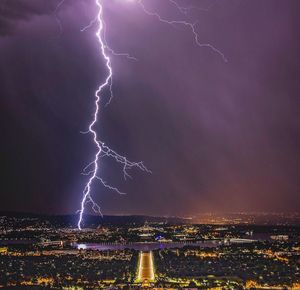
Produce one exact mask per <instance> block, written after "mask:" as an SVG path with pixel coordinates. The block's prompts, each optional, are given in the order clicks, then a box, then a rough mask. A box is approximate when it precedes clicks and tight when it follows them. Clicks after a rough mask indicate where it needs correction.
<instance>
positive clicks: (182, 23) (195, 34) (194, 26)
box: [137, 0, 228, 62]
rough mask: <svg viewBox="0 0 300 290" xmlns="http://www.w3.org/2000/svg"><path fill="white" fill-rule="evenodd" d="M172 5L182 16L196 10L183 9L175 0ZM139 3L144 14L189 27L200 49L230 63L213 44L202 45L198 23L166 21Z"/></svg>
mask: <svg viewBox="0 0 300 290" xmlns="http://www.w3.org/2000/svg"><path fill="white" fill-rule="evenodd" d="M168 1H169V3H170V4H172V5H173V6H174V7H175V8H176V9H178V10H179V11H180V12H181V13H182V14H187V11H188V10H190V9H194V8H195V7H188V8H185V7H182V6H180V5H179V4H178V3H177V2H176V1H175V0H168ZM137 3H138V4H139V5H140V7H141V9H142V10H143V11H144V13H146V14H147V15H149V16H153V17H156V18H157V20H158V21H160V22H162V23H165V24H168V25H171V26H175V25H179V26H185V27H187V28H188V29H189V30H190V31H191V33H192V35H193V37H194V41H195V43H196V45H197V46H199V47H208V48H210V49H211V50H212V51H214V52H215V53H217V54H218V55H220V56H221V57H222V59H223V61H224V62H228V60H227V58H226V57H225V55H224V53H223V52H222V51H220V50H219V49H217V48H216V47H214V46H213V45H212V44H210V43H201V42H200V40H199V35H198V33H197V31H196V25H197V22H195V23H192V22H189V21H187V20H169V19H166V18H164V17H162V16H161V15H160V14H159V13H157V12H155V11H150V10H148V9H147V7H146V5H145V4H144V2H143V0H137Z"/></svg>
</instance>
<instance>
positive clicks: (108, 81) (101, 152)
mask: <svg viewBox="0 0 300 290" xmlns="http://www.w3.org/2000/svg"><path fill="white" fill-rule="evenodd" d="M95 3H96V5H97V7H98V9H99V10H98V15H97V20H94V21H92V22H91V23H90V24H89V25H88V26H86V27H85V28H84V29H83V31H84V30H85V29H87V28H89V27H91V26H92V25H93V23H95V22H97V24H98V30H97V33H96V36H97V39H98V42H99V45H100V52H101V54H102V57H103V59H104V61H105V66H106V69H107V76H106V78H105V80H104V82H103V83H102V84H100V86H99V87H98V89H97V90H96V92H95V111H94V115H93V119H92V122H91V123H90V125H89V128H88V133H91V134H92V136H93V141H94V143H95V146H96V148H97V151H96V154H95V158H94V160H93V161H92V162H91V163H90V164H88V165H87V166H86V167H85V168H84V170H83V174H84V175H88V176H89V179H88V182H87V184H86V186H85V188H84V190H83V197H82V201H81V207H80V210H79V220H78V229H79V230H81V229H82V222H83V214H84V211H85V206H86V204H88V203H91V204H92V209H93V210H94V211H95V212H97V213H100V214H101V215H102V213H101V210H100V207H99V205H98V204H97V203H96V202H95V201H94V200H93V198H92V196H91V186H92V184H93V181H94V180H99V181H100V182H101V184H102V185H103V186H104V187H106V188H108V189H110V190H114V191H116V192H118V193H119V194H124V193H123V192H121V191H119V190H118V189H117V188H115V187H113V186H110V185H108V184H107V183H106V182H105V181H104V180H103V179H102V178H101V177H99V176H98V175H97V173H98V161H99V158H101V157H104V156H106V157H110V158H113V159H114V160H115V161H116V162H118V163H120V164H121V165H122V167H123V175H124V178H125V179H126V178H127V177H130V175H129V173H128V170H130V169H132V168H133V167H137V168H139V169H140V170H142V171H146V172H149V173H150V170H148V169H147V168H146V167H145V166H144V164H143V162H131V161H129V160H128V159H127V158H126V157H124V156H122V155H120V154H118V153H117V152H116V151H114V150H112V149H110V148H109V147H108V146H106V145H105V144H104V142H102V141H100V140H99V138H98V135H97V132H96V131H95V130H94V125H95V124H96V123H97V121H98V113H99V102H100V96H101V94H102V92H103V90H104V89H105V88H107V87H108V88H109V90H110V93H111V94H110V99H111V98H112V87H111V86H112V77H113V71H112V66H111V59H110V57H109V56H108V55H107V50H108V46H107V45H106V40H105V38H104V29H105V24H104V21H103V7H102V3H101V0H95ZM89 168H91V170H90V171H87V169H89Z"/></svg>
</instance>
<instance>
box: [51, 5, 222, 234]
mask: <svg viewBox="0 0 300 290" xmlns="http://www.w3.org/2000/svg"><path fill="white" fill-rule="evenodd" d="M64 1H65V0H61V1H60V2H59V3H58V5H57V7H56V9H55V11H54V13H55V18H56V21H57V22H58V25H59V28H60V32H61V33H62V25H61V22H60V20H59V18H58V16H57V11H58V9H59V8H60V6H61V5H62V4H63V3H64ZM102 1H103V0H95V5H96V6H97V8H98V14H97V16H96V17H95V18H94V19H92V20H91V21H90V23H89V24H88V25H86V26H85V27H83V28H82V29H81V31H82V32H84V31H86V30H87V29H89V28H91V27H92V26H93V25H96V24H97V27H98V28H97V32H96V37H97V40H98V43H99V47H100V53H101V55H102V57H103V60H104V62H105V66H106V70H107V75H106V77H105V80H104V81H103V82H102V83H101V84H100V85H99V87H98V89H97V90H96V91H95V95H94V98H95V101H94V105H95V110H94V114H93V118H92V120H91V123H90V124H89V126H88V130H87V131H86V132H82V133H84V134H91V135H92V137H93V142H94V145H95V147H96V152H95V157H94V159H93V161H92V162H90V163H89V164H88V165H87V166H86V167H85V168H84V169H83V172H82V174H83V175H85V176H88V181H87V183H86V185H85V187H84V190H83V197H82V200H81V204H80V209H79V211H78V212H79V220H78V224H77V226H78V229H79V230H81V229H82V224H83V215H84V212H85V207H86V206H87V205H88V204H91V208H92V210H93V211H94V212H96V213H99V214H100V215H102V213H101V208H100V206H99V205H98V204H97V203H96V202H95V201H94V199H93V198H92V195H91V191H92V185H93V183H94V181H95V180H98V181H99V182H100V183H101V184H102V185H103V186H104V187H105V188H107V189H109V190H112V191H115V192H117V193H118V194H125V193H123V192H122V191H120V190H119V189H118V188H116V187H114V186H111V185H109V184H108V183H107V182H106V181H105V180H103V179H102V178H101V177H100V176H99V175H98V167H99V165H98V162H99V159H100V158H102V157H108V158H111V159H113V160H115V161H116V162H117V163H119V164H121V166H122V170H123V176H124V179H127V178H131V176H130V175H129V173H128V172H129V170H130V169H132V168H138V169H140V170H141V171H144V172H148V173H151V171H150V170H149V169H147V167H146V166H145V165H144V164H143V162H141V161H140V162H132V161H129V160H128V159H127V158H126V157H125V156H122V155H120V154H119V153H117V152H116V151H114V150H112V149H111V148H109V147H108V146H107V145H106V144H105V143H104V142H103V141H101V140H100V139H99V138H98V134H97V132H96V130H95V129H94V125H95V124H96V123H97V121H98V118H99V110H100V107H99V105H100V98H101V96H102V93H103V91H104V90H105V89H108V90H109V92H110V98H109V101H108V103H107V104H109V103H110V101H111V99H112V97H113V91H112V80H113V69H112V65H111V58H110V56H109V55H115V56H124V57H126V58H128V59H130V60H135V61H136V60H137V59H136V58H135V57H133V56H131V55H130V54H129V53H120V52H116V51H114V50H113V49H112V48H111V47H110V46H109V45H108V44H107V41H106V25H105V22H104V19H103V6H102ZM135 1H136V3H137V4H138V5H139V6H140V8H141V9H142V11H143V12H144V13H145V14H146V15H148V16H152V17H155V18H156V19H157V20H158V21H160V22H162V23H164V24H168V25H171V26H177V25H178V26H184V27H186V28H188V29H189V30H190V32H191V33H192V36H193V38H194V41H195V44H196V45H197V46H199V47H208V48H210V49H211V50H212V51H213V52H215V53H217V54H218V55H219V56H221V58H222V59H223V60H224V62H227V58H226V57H225V55H224V53H222V52H221V51H220V50H219V49H217V48H216V47H214V46H213V45H211V44H209V43H201V42H200V40H199V35H198V33H197V31H196V25H197V22H196V23H192V22H189V21H187V20H169V19H166V18H164V17H162V16H161V15H160V14H159V13H158V12H156V11H150V10H149V9H148V8H147V7H146V5H145V4H144V2H143V0H135ZM167 1H168V2H169V3H170V4H171V5H173V7H175V8H176V9H177V10H178V11H179V12H180V13H181V14H183V15H187V14H188V12H189V11H190V10H191V9H198V10H205V11H207V10H208V9H209V8H198V7H193V6H190V7H183V6H180V5H179V4H178V3H177V2H176V1H175V0H167Z"/></svg>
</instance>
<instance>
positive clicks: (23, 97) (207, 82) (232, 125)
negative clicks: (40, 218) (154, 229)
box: [0, 0, 300, 215]
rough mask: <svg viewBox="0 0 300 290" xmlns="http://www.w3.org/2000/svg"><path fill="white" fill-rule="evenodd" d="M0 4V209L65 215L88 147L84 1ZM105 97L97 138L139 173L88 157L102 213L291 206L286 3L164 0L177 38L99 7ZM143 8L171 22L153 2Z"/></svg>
mask: <svg viewBox="0 0 300 290" xmlns="http://www.w3.org/2000/svg"><path fill="white" fill-rule="evenodd" d="M58 2H59V1H54V0H53V1H52V0H51V1H49V0H0V110H1V111H0V126H1V127H0V132H1V135H0V136H1V137H0V138H1V139H0V140H1V142H0V146H1V147H0V148H1V155H0V156H1V160H0V162H1V183H0V194H1V202H0V210H5V211H7V210H12V211H23V212H37V213H54V214H60V213H75V211H76V210H77V209H79V203H80V199H81V196H82V190H83V188H84V185H85V181H86V177H84V176H82V175H81V174H80V172H81V170H82V169H83V167H84V166H85V165H86V164H88V163H89V162H90V161H91V160H92V158H93V153H94V152H95V148H94V146H93V143H92V142H91V136H89V135H83V134H81V133H80V131H85V130H86V129H87V126H88V122H89V121H90V120H91V117H92V113H93V101H94V99H93V94H94V91H95V89H96V88H97V85H98V84H99V83H100V82H101V81H102V80H103V79H104V77H105V73H106V71H105V66H104V63H103V59H102V58H101V55H100V54H99V47H98V43H97V40H96V38H95V31H96V26H93V27H92V28H91V29H89V30H87V31H85V32H81V31H80V29H81V28H82V27H84V26H85V25H87V24H88V23H89V21H90V20H91V19H93V18H94V17H95V15H96V14H97V10H96V8H97V7H96V6H95V3H94V1H93V0H66V1H65V3H64V4H63V5H62V6H61V7H60V9H59V11H58V12H57V16H58V17H59V19H60V20H61V25H62V31H60V27H59V25H58V22H57V20H56V18H55V15H54V13H53V11H54V10H55V6H56V5H57V3H58ZM103 2H104V15H105V21H106V24H107V41H108V43H109V44H110V46H111V47H112V48H114V49H115V50H116V51H126V52H129V53H130V54H132V55H134V56H135V57H136V58H138V61H137V62H135V61H130V60H128V59H126V58H122V57H113V60H112V64H113V68H114V84H113V90H114V99H113V100H112V102H111V104H110V106H108V107H105V108H104V104H105V103H106V102H107V99H108V94H105V95H103V99H102V109H101V112H100V115H101V117H100V122H99V123H98V125H97V126H96V129H97V131H98V133H99V134H100V135H101V139H102V140H103V141H105V142H106V143H107V144H108V145H109V146H110V147H112V148H113V149H115V150H116V151H118V152H119V153H121V154H124V155H126V156H128V158H129V159H131V160H133V161H139V160H143V161H144V162H145V165H146V166H147V167H148V168H149V169H151V170H152V172H153V173H152V174H151V175H149V174H146V173H141V172H139V171H138V170H132V172H131V175H132V177H133V179H132V180H127V181H124V179H123V177H122V169H121V168H120V166H119V165H116V164H114V163H113V162H111V161H109V160H106V159H103V160H101V169H100V174H101V176H102V177H103V178H104V179H105V180H106V181H107V182H109V183H110V184H113V185H116V186H118V187H119V188H120V189H121V190H123V191H125V192H126V193H127V195H126V196H120V195H118V194H116V193H114V192H111V191H108V190H105V189H104V188H103V187H102V186H101V184H100V183H97V182H95V184H94V186H93V196H94V199H95V200H96V201H98V202H99V204H100V205H101V207H102V210H103V213H104V214H149V215H192V214H197V213H201V212H205V211H242V210H248V211H262V210H266V211H293V210H297V209H299V206H300V194H299V189H300V177H299V173H300V130H299V129H300V95H299V92H300V57H299V53H300V18H299V15H300V1H299V0H284V1H282V0H264V1H262V0H217V1H213V0H211V1H208V0H207V1H202V0H195V1H193V0H182V1H180V0H178V3H180V4H186V5H187V6H188V5H194V6H197V7H199V8H209V9H207V11H206V10H205V9H204V10H201V9H198V10H192V11H191V13H190V14H189V16H188V17H187V19H189V20H191V21H196V20H197V21H198V24H197V26H196V27H197V32H198V33H199V36H200V41H202V42H203V43H211V44H213V45H214V46H215V47H217V48H218V49H219V50H221V51H222V52H223V53H224V54H225V56H226V57H227V58H228V63H225V62H224V61H223V60H222V58H221V57H220V56H219V55H218V54H216V53H215V52H213V51H212V50H211V49H209V48H205V47H203V48H199V47H197V46H196V45H195V43H194V41H193V37H192V35H191V33H190V31H189V30H188V29H186V28H184V27H180V26H177V27H175V28H173V27H171V26H168V25H165V24H162V23H159V22H158V21H157V20H156V19H155V18H153V17H150V16H147V15H145V14H144V13H143V12H142V11H141V9H140V8H139V6H138V5H137V4H136V3H134V1H127V0H103ZM145 5H147V7H148V8H149V10H153V11H158V12H159V13H160V14H161V15H163V16H164V17H166V18H169V19H170V18H173V19H182V18H183V16H182V15H181V14H180V13H178V11H177V10H176V9H174V7H172V6H171V5H169V4H168V1H167V0H145Z"/></svg>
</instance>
